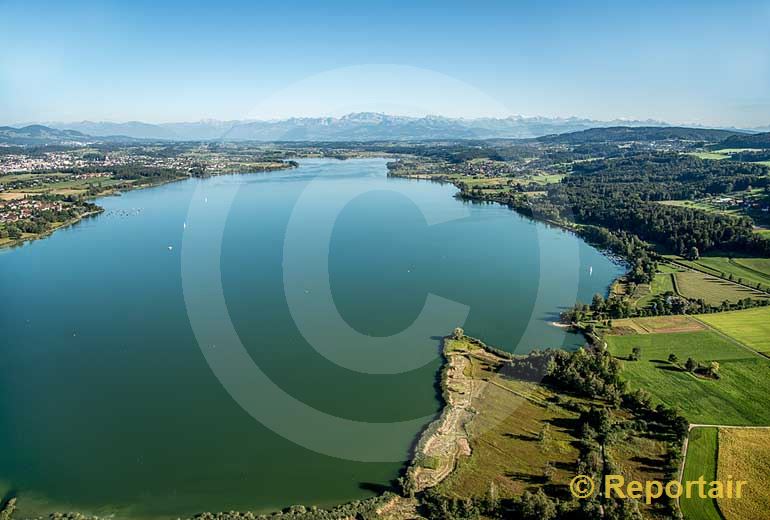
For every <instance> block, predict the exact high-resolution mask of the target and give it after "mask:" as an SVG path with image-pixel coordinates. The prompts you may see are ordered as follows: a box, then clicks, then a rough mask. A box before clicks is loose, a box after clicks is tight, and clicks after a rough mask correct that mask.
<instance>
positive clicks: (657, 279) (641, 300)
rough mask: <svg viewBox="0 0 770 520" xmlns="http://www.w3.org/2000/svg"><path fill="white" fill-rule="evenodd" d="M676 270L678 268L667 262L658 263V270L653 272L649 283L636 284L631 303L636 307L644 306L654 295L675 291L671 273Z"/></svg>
mask: <svg viewBox="0 0 770 520" xmlns="http://www.w3.org/2000/svg"><path fill="white" fill-rule="evenodd" d="M677 271H679V269H677V268H676V267H673V266H670V265H668V264H660V265H658V271H657V272H656V273H655V276H654V277H653V279H652V283H651V284H649V285H647V284H639V285H637V286H636V289H635V291H634V294H633V295H631V300H632V303H633V304H634V305H636V306H637V307H646V306H648V305H649V304H650V303H651V302H652V299H653V298H654V297H655V296H656V295H658V294H665V293H667V292H676V289H675V288H674V279H673V274H674V273H676V272H677Z"/></svg>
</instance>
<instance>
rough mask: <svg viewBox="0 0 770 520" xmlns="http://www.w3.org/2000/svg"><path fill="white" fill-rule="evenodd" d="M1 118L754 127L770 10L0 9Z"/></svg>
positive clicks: (769, 86)
mask: <svg viewBox="0 0 770 520" xmlns="http://www.w3.org/2000/svg"><path fill="white" fill-rule="evenodd" d="M2 7H3V13H4V16H3V17H2V19H0V45H2V46H3V48H4V50H5V52H3V54H2V56H0V124H18V123H22V122H33V121H35V122H44V121H62V122H75V121H97V122H98V121H114V122H125V121H143V122H147V123H162V122H183V121H198V120H201V119H216V120H222V121H230V120H251V119H257V120H263V119H266V120H274V119H286V118H289V117H324V116H341V115H344V114H347V113H351V112H383V113H387V114H393V115H409V116H424V115H427V114H434V115H442V116H446V117H451V118H458V117H463V118H476V117H496V118H504V117H508V116H511V115H518V114H521V115H523V116H543V117H549V118H553V117H562V118H567V117H577V118H587V119H595V120H602V121H611V120H616V119H629V120H647V119H652V120H658V121H666V122H669V123H671V124H680V125H704V126H717V127H738V128H755V127H765V126H767V125H768V124H770V60H769V59H768V57H769V56H770V36H768V33H767V31H766V27H767V25H768V22H770V4H769V3H768V2H767V1H766V0H764V1H755V0H743V1H739V2H737V3H731V4H729V5H727V4H725V5H717V4H711V3H703V2H699V1H695V0H687V1H684V2H679V3H677V4H673V5H672V4H670V3H667V2H662V1H654V2H650V3H646V4H645V5H644V6H631V5H625V4H614V3H610V4H608V3H605V2H599V1H595V2H590V3H581V4H580V5H576V4H573V3H570V2H566V1H552V2H519V3H516V4H515V5H511V4H510V3H503V2H491V3H485V4H474V5H472V6H468V5H465V4H462V3H450V4H446V3H441V4H438V3H435V4H434V3H424V4H421V5H420V6H414V5H412V4H410V3H406V2H396V3H395V4H393V3H387V4H385V3H367V4H366V5H359V4H356V3H352V2H335V3H333V4H330V5H324V6H319V5H316V4H314V3H311V2H301V1H300V2H287V3H282V4H280V5H278V4H264V5H257V4H254V3H249V2H244V1H242V0H235V1H233V0H226V1H223V2H220V3H217V4H216V5H210V4H206V3H202V2H195V1H192V2H184V3H182V2H179V1H172V2H166V3H163V5H157V4H155V3H151V2H145V1H139V2H134V3H132V4H130V5H126V4H121V3H117V2H94V1H91V0H77V1H75V2H68V3H57V2H48V1H43V2H39V3H36V4H35V5H34V8H33V7H30V5H29V4H28V3H24V2H20V1H17V0H6V1H3V2H2Z"/></svg>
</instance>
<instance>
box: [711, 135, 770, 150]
mask: <svg viewBox="0 0 770 520" xmlns="http://www.w3.org/2000/svg"><path fill="white" fill-rule="evenodd" d="M712 148H713V149H715V150H719V149H723V148H770V132H765V133H763V134H738V135H733V136H730V137H728V138H727V139H725V140H724V141H721V142H720V143H719V144H715V145H713V146H712Z"/></svg>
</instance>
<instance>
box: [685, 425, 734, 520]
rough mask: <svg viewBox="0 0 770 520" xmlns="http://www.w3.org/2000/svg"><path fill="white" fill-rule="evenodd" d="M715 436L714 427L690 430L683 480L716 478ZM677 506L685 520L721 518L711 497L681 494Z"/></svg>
mask: <svg viewBox="0 0 770 520" xmlns="http://www.w3.org/2000/svg"><path fill="white" fill-rule="evenodd" d="M717 436H718V433H717V429H716V428H694V429H693V430H692V431H690V439H689V443H688V447H687V460H686V461H685V464H684V473H683V474H682V480H683V481H688V480H689V481H693V480H698V478H700V476H701V475H703V477H704V479H705V480H707V481H709V482H710V481H712V480H715V479H716V477H717V442H718V437H717ZM679 507H680V508H681V509H682V514H683V515H684V517H685V518H686V519H687V520H723V518H722V515H720V514H719V509H718V506H717V502H716V500H714V499H712V498H700V497H698V496H691V497H690V498H686V497H684V496H683V497H682V498H680V500H679ZM744 518H745V517H744ZM736 520H737V519H736Z"/></svg>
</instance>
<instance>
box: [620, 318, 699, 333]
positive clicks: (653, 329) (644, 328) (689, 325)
mask: <svg viewBox="0 0 770 520" xmlns="http://www.w3.org/2000/svg"><path fill="white" fill-rule="evenodd" d="M612 330H613V333H616V334H628V333H630V334H660V333H673V332H698V331H702V330H707V328H706V326H704V325H703V324H702V323H701V322H699V321H698V320H696V319H694V318H691V317H690V316H684V315H672V316H656V317H654V318H626V319H622V320H615V321H614V322H613V326H612Z"/></svg>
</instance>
